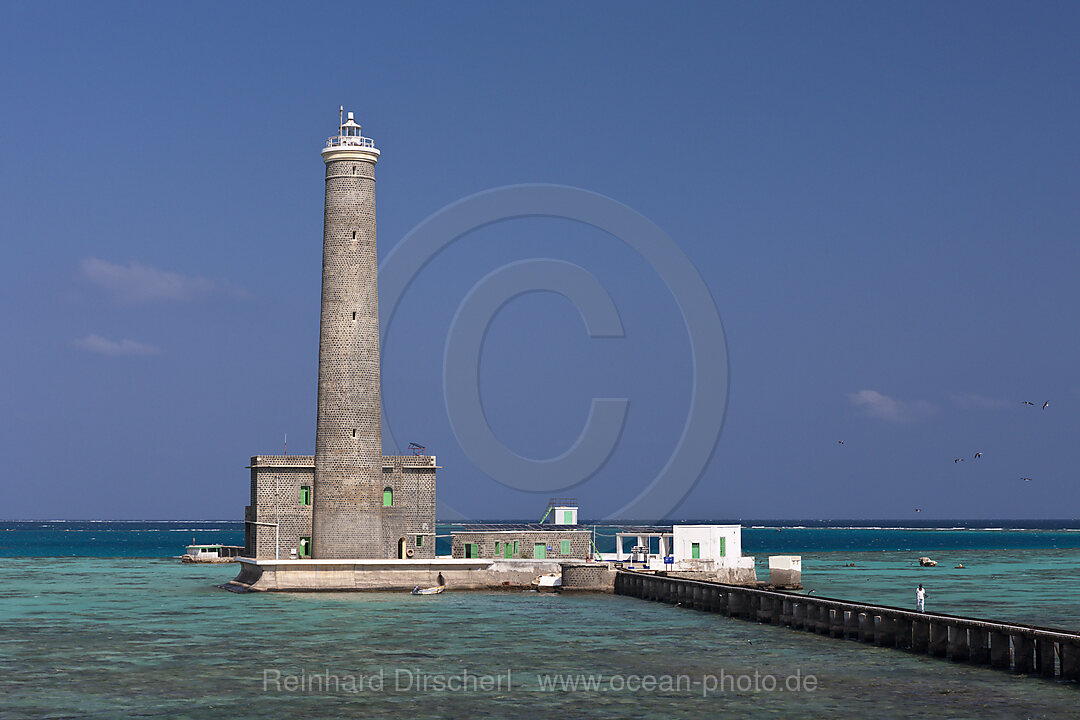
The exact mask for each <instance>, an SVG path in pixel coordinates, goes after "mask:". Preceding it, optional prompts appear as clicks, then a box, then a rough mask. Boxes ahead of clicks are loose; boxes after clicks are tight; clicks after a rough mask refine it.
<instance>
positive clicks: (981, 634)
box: [968, 628, 990, 665]
mask: <svg viewBox="0 0 1080 720" xmlns="http://www.w3.org/2000/svg"><path fill="white" fill-rule="evenodd" d="M968 661H969V662H972V663H974V664H976V665H989V664H990V633H989V632H987V631H986V630H984V629H983V628H969V629H968Z"/></svg>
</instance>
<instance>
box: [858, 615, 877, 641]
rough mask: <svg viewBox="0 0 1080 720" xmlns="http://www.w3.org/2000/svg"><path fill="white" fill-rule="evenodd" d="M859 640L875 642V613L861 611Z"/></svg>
mask: <svg viewBox="0 0 1080 720" xmlns="http://www.w3.org/2000/svg"><path fill="white" fill-rule="evenodd" d="M859 641H860V642H865V643H872V642H874V613H872V612H868V611H866V610H864V611H862V612H860V613H859Z"/></svg>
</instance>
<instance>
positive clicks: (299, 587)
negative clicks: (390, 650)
mask: <svg viewBox="0 0 1080 720" xmlns="http://www.w3.org/2000/svg"><path fill="white" fill-rule="evenodd" d="M239 563H240V574H239V575H237V576H236V578H235V579H233V580H230V581H229V582H227V583H225V584H224V585H222V586H221V587H223V588H224V589H226V590H232V591H234V592H313V591H337V592H341V591H378V590H386V591H407V590H411V589H412V588H414V587H416V586H420V587H431V586H434V585H439V584H444V585H446V589H447V590H448V591H449V590H496V589H504V588H505V589H510V588H524V587H532V581H533V579H534V578H535V577H536V576H537V575H543V574H546V573H552V572H556V573H557V572H559V571H560V568H559V562H558V561H557V560H496V561H492V560H461V559H454V558H437V559H434V560H252V559H250V558H240V559H239ZM440 579H441V583H440Z"/></svg>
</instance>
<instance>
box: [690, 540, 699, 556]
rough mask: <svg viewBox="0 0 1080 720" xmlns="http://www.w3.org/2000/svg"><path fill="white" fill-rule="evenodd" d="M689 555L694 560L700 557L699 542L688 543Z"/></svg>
mask: <svg viewBox="0 0 1080 720" xmlns="http://www.w3.org/2000/svg"><path fill="white" fill-rule="evenodd" d="M690 557H691V558H693V559H694V560H699V559H700V558H701V543H690Z"/></svg>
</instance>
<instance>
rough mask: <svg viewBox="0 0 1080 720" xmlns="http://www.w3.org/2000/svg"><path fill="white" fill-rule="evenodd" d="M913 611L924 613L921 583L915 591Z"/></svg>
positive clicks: (923, 591) (924, 603) (924, 599)
mask: <svg viewBox="0 0 1080 720" xmlns="http://www.w3.org/2000/svg"><path fill="white" fill-rule="evenodd" d="M915 610H916V611H918V612H926V591H925V590H923V586H922V583H920V584H919V587H918V588H916V589H915Z"/></svg>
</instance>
